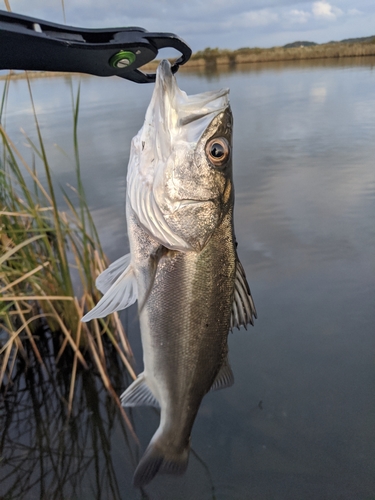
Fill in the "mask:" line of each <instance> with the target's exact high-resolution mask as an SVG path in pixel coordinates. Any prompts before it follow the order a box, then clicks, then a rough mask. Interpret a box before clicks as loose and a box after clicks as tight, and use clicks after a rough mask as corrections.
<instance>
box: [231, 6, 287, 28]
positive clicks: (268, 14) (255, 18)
mask: <svg viewBox="0 0 375 500" xmlns="http://www.w3.org/2000/svg"><path fill="white" fill-rule="evenodd" d="M278 20H279V16H278V14H277V13H276V12H274V11H272V10H271V9H261V10H250V11H248V12H244V13H242V14H241V19H240V20H239V22H240V23H241V26H248V27H249V28H254V27H256V26H267V25H269V24H272V23H276V22H277V21H278Z"/></svg>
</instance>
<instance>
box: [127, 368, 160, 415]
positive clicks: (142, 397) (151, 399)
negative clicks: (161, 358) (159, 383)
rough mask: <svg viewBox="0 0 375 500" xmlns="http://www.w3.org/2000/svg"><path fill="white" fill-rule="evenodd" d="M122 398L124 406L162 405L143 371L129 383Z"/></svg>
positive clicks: (157, 406)
mask: <svg viewBox="0 0 375 500" xmlns="http://www.w3.org/2000/svg"><path fill="white" fill-rule="evenodd" d="M120 399H121V404H122V406H155V407H156V408H159V406H160V405H159V403H158V401H157V399H156V398H155V396H154V395H153V394H152V392H151V390H150V388H149V387H148V385H147V383H146V380H145V376H144V375H143V373H141V374H140V375H139V376H138V378H137V379H136V380H134V382H133V383H132V384H131V385H129V387H128V388H127V389H126V391H125V392H123V393H122V395H121V397H120Z"/></svg>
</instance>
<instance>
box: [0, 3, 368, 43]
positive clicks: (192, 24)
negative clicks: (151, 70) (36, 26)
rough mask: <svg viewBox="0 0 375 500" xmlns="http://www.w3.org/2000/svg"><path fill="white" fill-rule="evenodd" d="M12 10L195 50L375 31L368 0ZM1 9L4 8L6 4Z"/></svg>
mask: <svg viewBox="0 0 375 500" xmlns="http://www.w3.org/2000/svg"><path fill="white" fill-rule="evenodd" d="M0 2H4V0H0ZM9 3H10V6H11V8H12V10H13V12H16V13H19V14H24V15H29V16H34V17H38V18H41V19H44V20H48V21H51V22H57V23H64V17H63V9H62V3H64V5H65V14H66V24H68V25H71V26H80V27H85V28H109V27H116V26H140V27H142V28H145V29H146V30H148V31H157V32H172V33H175V34H177V35H179V36H180V37H182V38H183V39H184V40H185V41H186V42H187V43H188V44H189V45H190V47H191V48H192V49H193V51H194V52H196V51H198V50H202V49H204V48H206V47H212V48H214V47H219V48H229V49H236V48H240V47H273V46H281V45H285V44H286V43H290V42H294V41H297V40H299V41H312V42H317V43H324V42H329V41H331V40H342V39H345V38H356V37H362V36H371V35H375V2H374V1H373V0H356V1H355V2H353V0H317V1H307V0H303V1H299V2H295V1H293V0H189V1H179V0H9ZM1 9H3V10H6V7H5V3H3V4H2V6H1Z"/></svg>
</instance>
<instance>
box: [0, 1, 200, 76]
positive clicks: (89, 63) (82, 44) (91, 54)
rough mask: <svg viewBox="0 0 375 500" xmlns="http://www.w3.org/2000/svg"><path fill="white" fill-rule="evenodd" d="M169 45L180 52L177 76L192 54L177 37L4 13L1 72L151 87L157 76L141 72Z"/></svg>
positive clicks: (0, 22) (0, 19)
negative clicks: (95, 77) (76, 25)
mask: <svg viewBox="0 0 375 500" xmlns="http://www.w3.org/2000/svg"><path fill="white" fill-rule="evenodd" d="M165 47H171V48H174V49H177V50H178V51H179V52H181V57H180V58H179V59H178V60H177V61H176V62H175V63H174V64H173V66H172V71H173V72H175V71H177V69H178V67H179V66H180V65H181V64H185V62H186V61H188V60H189V58H190V56H191V49H190V47H189V46H188V45H186V43H185V42H184V41H183V40H182V39H181V38H179V37H178V36H177V35H174V34H173V33H149V32H148V31H146V30H145V29H143V28H137V27H127V28H110V29H85V28H74V27H71V26H64V25H60V24H55V23H49V22H47V21H43V20H40V19H35V18H32V17H27V16H21V15H19V14H13V13H9V12H4V11H0V48H1V50H0V69H14V70H17V69H19V70H36V71H62V72H68V73H74V72H77V73H88V74H91V75H98V76H112V75H116V76H119V77H121V78H126V79H128V80H132V81H134V82H137V83H148V82H153V81H155V75H154V74H147V73H143V72H142V71H140V70H139V69H138V68H140V67H141V66H143V65H145V64H147V63H148V62H150V61H152V60H153V59H155V57H156V56H157V54H158V50H159V49H161V48H165Z"/></svg>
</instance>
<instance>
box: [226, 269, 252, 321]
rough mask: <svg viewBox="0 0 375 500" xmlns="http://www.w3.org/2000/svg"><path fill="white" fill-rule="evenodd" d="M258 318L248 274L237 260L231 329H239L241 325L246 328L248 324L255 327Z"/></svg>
mask: <svg viewBox="0 0 375 500" xmlns="http://www.w3.org/2000/svg"><path fill="white" fill-rule="evenodd" d="M256 317H257V311H256V309H255V305H254V301H253V298H252V296H251V292H250V288H249V285H248V283H247V279H246V274H245V271H244V268H243V267H242V264H241V262H240V261H239V260H237V262H236V279H235V282H234V297H233V305H232V315H231V319H230V327H231V328H233V327H235V326H236V327H237V328H238V329H239V328H240V326H241V325H243V326H244V327H245V328H246V325H247V324H248V323H250V324H251V325H254V319H255V318H256Z"/></svg>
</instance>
